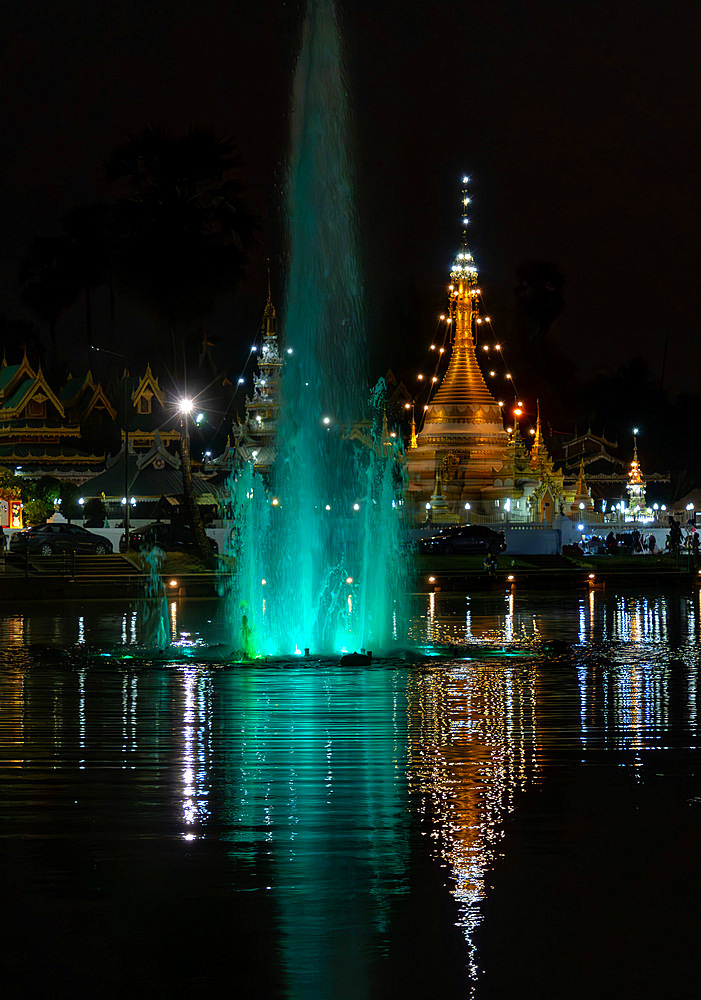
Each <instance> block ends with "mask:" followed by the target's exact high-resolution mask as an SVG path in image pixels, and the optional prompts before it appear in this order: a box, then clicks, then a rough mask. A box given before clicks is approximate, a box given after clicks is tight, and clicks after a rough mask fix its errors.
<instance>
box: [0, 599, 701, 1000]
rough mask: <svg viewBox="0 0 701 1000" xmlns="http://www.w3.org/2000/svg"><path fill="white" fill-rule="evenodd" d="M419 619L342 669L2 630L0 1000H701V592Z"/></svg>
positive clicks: (450, 608) (112, 612)
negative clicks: (143, 652) (382, 652)
mask: <svg viewBox="0 0 701 1000" xmlns="http://www.w3.org/2000/svg"><path fill="white" fill-rule="evenodd" d="M415 612H416V613H415V617H414V620H413V625H412V634H411V639H412V644H413V645H412V651H411V652H410V653H409V654H407V655H406V656H405V657H401V658H400V657H398V658H396V659H394V660H391V661H390V660H380V661H377V662H376V663H375V664H374V665H373V666H372V667H370V668H367V667H350V668H348V667H344V668H342V667H341V666H340V665H339V663H338V662H336V661H331V660H325V661H319V660H316V659H315V658H314V657H313V656H312V657H311V658H310V659H308V660H306V659H303V658H294V657H292V658H290V659H289V660H278V661H275V662H268V663H265V662H256V663H253V664H235V663H232V662H231V661H230V660H227V659H226V657H224V658H222V660H221V662H204V660H205V645H206V647H207V648H209V649H210V650H211V647H212V645H213V644H216V643H219V642H222V641H223V636H224V635H225V629H224V628H223V623H222V622H221V620H220V617H219V616H220V611H219V609H218V608H217V606H216V605H215V604H213V603H208V602H204V601H202V602H196V601H193V602H185V601H181V602H173V603H172V604H171V605H170V607H169V623H168V624H169V628H170V630H171V637H172V638H173V639H174V640H175V641H176V642H178V643H179V644H180V645H179V646H178V647H177V649H178V650H179V654H178V655H179V661H175V659H172V660H170V661H168V659H166V661H165V662H157V661H154V660H153V659H152V658H149V657H148V656H146V657H141V656H140V655H139V641H140V613H139V609H138V607H137V606H134V607H126V606H121V605H119V606H118V605H115V604H111V605H97V604H90V603H86V604H85V605H82V606H79V605H68V604H65V605H60V604H56V605H54V606H53V607H52V608H51V609H48V608H46V607H45V606H42V605H39V604H37V605H34V606H26V607H24V608H21V609H18V610H17V611H16V612H13V613H8V612H7V611H4V612H3V611H2V610H0V645H1V646H2V650H3V654H2V658H3V666H2V669H1V671H0V781H1V783H2V799H1V808H0V875H1V883H0V884H2V888H3V906H2V938H1V940H2V943H3V983H4V987H3V993H2V995H3V996H9V997H30V996H37V995H47V996H48V995H50V996H52V997H63V996H66V997H68V996H71V997H104V996H107V997H117V996H120V997H125V996H127V997H134V996H149V997H160V996H163V997H165V996H186V995H187V996H205V995H206V996H210V995H220V996H232V997H246V998H248V997H261V998H266V997H274V998H277V997H280V998H283V997H290V998H319V1000H322V998H324V1000H325V998H328V1000H335V998H348V1000H359V998H373V1000H375V998H391V997H396V996H402V997H405V998H412V1000H413V998H422V1000H423V998H434V997H435V998H439V997H440V998H452V997H455V998H475V1000H486V998H506V997H512V996H514V997H516V996H519V997H536V996H537V997H543V996H550V997H557V998H559V997H588V998H589V997H598V996H608V995H618V996H620V997H659V996H665V997H679V998H682V997H684V998H685V997H694V996H696V995H697V988H696V964H697V963H696V949H697V940H698V933H699V930H700V929H701V903H700V900H701V860H699V852H700V849H701V755H700V754H699V750H698V705H697V683H698V663H699V655H698V648H699V647H698V643H699V637H700V634H701V626H700V619H701V603H700V598H699V594H698V592H690V593H689V594H685V593H681V594H680V593H677V592H674V593H670V594H666V595H665V594H648V595H642V594H630V593H628V594H626V593H618V594H617V593H614V592H612V591H592V592H591V593H584V594H579V593H576V594H566V595H560V596H553V595H544V594H536V595H520V594H515V595H514V594H507V595H501V594H498V595H485V596H481V597H472V598H471V599H466V598H465V597H456V596H454V595H449V596H442V595H440V594H437V595H431V596H430V597H426V598H423V599H417V603H416V607H415ZM101 653H102V654H104V653H108V655H100V654H101ZM185 653H187V654H189V657H190V658H189V660H187V661H186V662H182V660H183V657H184V655H185ZM125 656H126V657H134V658H127V659H125V658H124V657H125ZM47 983H48V984H49V985H48V986H47Z"/></svg>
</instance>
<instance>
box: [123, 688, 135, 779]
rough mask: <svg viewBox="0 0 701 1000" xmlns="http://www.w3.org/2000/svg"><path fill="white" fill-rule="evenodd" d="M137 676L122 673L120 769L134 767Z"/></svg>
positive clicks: (132, 768) (131, 768)
mask: <svg viewBox="0 0 701 1000" xmlns="http://www.w3.org/2000/svg"><path fill="white" fill-rule="evenodd" d="M138 683H139V682H138V678H137V676H136V674H128V673H127V672H126V671H124V673H123V674H122V758H123V759H122V770H126V769H129V770H131V771H133V770H134V768H135V767H136V761H135V759H134V756H133V755H134V754H135V753H136V751H137V750H138V743H137V734H136V716H137V696H138Z"/></svg>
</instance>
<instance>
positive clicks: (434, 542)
mask: <svg viewBox="0 0 701 1000" xmlns="http://www.w3.org/2000/svg"><path fill="white" fill-rule="evenodd" d="M419 549H420V551H421V552H440V553H441V554H442V555H450V554H451V553H453V552H465V553H470V552H493V553H494V554H495V555H498V554H499V553H500V552H504V551H505V550H506V541H505V540H504V532H503V531H494V530H493V529H492V528H488V527H487V525H486V524H466V525H463V526H461V527H455V528H441V529H440V530H439V531H438V532H437V533H436V534H435V535H432V536H431V537H430V538H422V539H421V541H420V542H419Z"/></svg>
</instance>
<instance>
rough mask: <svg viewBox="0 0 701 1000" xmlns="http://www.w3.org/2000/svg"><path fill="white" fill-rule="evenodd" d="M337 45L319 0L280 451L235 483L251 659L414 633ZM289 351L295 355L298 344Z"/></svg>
mask: <svg viewBox="0 0 701 1000" xmlns="http://www.w3.org/2000/svg"><path fill="white" fill-rule="evenodd" d="M349 135H350V128H349V113H348V100H347V94H346V86H345V81H344V75H343V66H342V57H341V44H340V36H339V30H338V24H337V20H336V14H335V10H334V6H333V3H332V2H331V0H311V2H310V4H309V9H308V12H307V17H306V21H305V25H304V34H303V40H302V48H301V53H300V56H299V60H298V64H297V70H296V75H295V83H294V95H293V115H292V146H291V155H290V168H289V179H288V223H289V245H290V267H289V273H288V280H287V295H286V309H285V321H284V336H285V340H286V344H287V348H288V352H287V354H286V358H287V361H286V366H285V370H284V374H283V380H282V392H281V398H282V405H281V412H280V420H279V424H278V436H277V459H276V462H275V466H274V469H273V471H272V478H271V483H270V484H269V486H268V487H267V488H266V485H265V484H264V482H263V480H262V478H261V477H260V476H259V475H258V474H257V473H255V472H254V470H253V468H252V467H248V468H245V469H243V470H242V471H239V472H238V473H237V475H235V476H234V477H233V480H232V484H231V507H232V511H233V522H234V524H233V526H234V531H233V532H232V543H231V551H230V556H231V560H232V563H233V565H234V567H235V568H234V571H233V574H232V577H231V579H230V580H229V581H228V584H227V588H226V589H227V592H228V598H229V602H228V613H229V616H230V620H231V623H232V629H233V631H232V645H233V646H234V647H235V648H237V649H240V650H242V651H243V652H244V653H245V654H246V655H247V656H251V655H254V654H262V655H268V654H289V653H294V652H297V653H302V652H303V650H305V649H310V650H311V652H312V653H313V654H314V653H326V654H329V653H339V652H342V651H345V650H347V651H352V650H361V649H368V650H373V651H375V652H382V651H387V650H388V649H390V648H391V647H392V645H393V644H395V643H396V642H397V641H402V640H404V638H405V634H406V633H405V625H404V614H403V610H402V608H401V601H402V599H403V595H404V593H405V590H406V586H405V580H406V574H405V569H404V557H403V549H402V545H401V537H400V536H401V524H400V512H401V502H400V496H401V487H402V482H401V474H400V469H401V464H400V461H399V453H398V449H399V445H398V443H397V439H396V438H393V437H390V435H389V434H388V433H387V428H386V422H385V420H384V414H383V411H382V392H381V387H379V388H378V389H377V391H376V392H375V393H374V394H373V396H372V398H369V396H370V394H369V390H368V380H367V365H366V362H367V353H368V345H367V336H366V322H365V315H364V304H363V297H364V296H363V279H362V274H361V267H360V261H359V248H358V236H357V223H356V209H355V200H354V192H353V188H354V182H353V169H352V162H351V156H350V150H349ZM290 349H291V351H292V353H290Z"/></svg>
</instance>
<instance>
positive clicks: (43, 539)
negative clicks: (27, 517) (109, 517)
mask: <svg viewBox="0 0 701 1000" xmlns="http://www.w3.org/2000/svg"><path fill="white" fill-rule="evenodd" d="M111 551H112V542H111V541H110V540H109V538H105V537H104V536H103V535H96V534H95V533H94V532H93V531H87V530H86V529H85V528H81V527H80V525H78V524H53V523H50V522H46V523H45V524H35V525H33V526H32V527H31V528H25V529H24V530H23V531H17V532H16V533H15V534H14V535H13V536H12V538H11V539H10V552H29V553H30V554H36V555H40V556H51V555H54V553H56V552H76V553H78V554H80V555H86V554H93V555H96V556H103V555H105V554H106V553H107V552H111Z"/></svg>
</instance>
